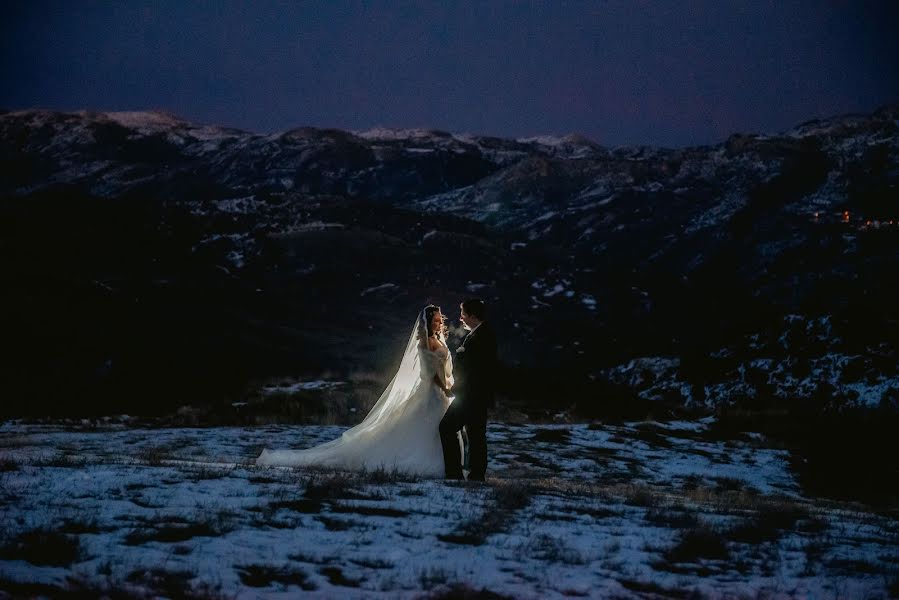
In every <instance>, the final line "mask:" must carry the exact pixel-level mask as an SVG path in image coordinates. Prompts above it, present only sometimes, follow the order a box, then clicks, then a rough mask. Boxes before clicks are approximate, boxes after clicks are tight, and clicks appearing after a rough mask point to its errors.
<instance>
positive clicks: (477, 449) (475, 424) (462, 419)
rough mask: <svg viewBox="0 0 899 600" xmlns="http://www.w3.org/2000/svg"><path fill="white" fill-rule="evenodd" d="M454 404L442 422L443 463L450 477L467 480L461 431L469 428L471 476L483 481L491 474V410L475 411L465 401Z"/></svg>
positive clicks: (473, 478)
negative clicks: (459, 436)
mask: <svg viewBox="0 0 899 600" xmlns="http://www.w3.org/2000/svg"><path fill="white" fill-rule="evenodd" d="M458 400H459V399H457V401H454V402H453V403H452V404H450V407H449V408H448V409H447V411H446V414H445V415H444V416H443V420H442V421H440V441H441V443H442V444H443V462H444V466H445V468H446V477H447V479H463V476H462V454H461V450H460V448H459V438H458V432H459V431H460V430H461V429H462V427H465V431H466V433H468V448H469V450H468V462H469V468H470V471H469V472H468V479H470V480H473V481H483V480H484V475H485V474H486V473H487V411H486V410H484V411H477V412H482V414H472V413H473V412H475V411H468V410H466V409H465V407H464V406H463V404H464V400H463V401H462V402H459V401H458Z"/></svg>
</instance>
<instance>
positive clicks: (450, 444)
mask: <svg viewBox="0 0 899 600" xmlns="http://www.w3.org/2000/svg"><path fill="white" fill-rule="evenodd" d="M496 365H497V358H496V333H494V331H493V327H491V326H490V323H488V322H486V321H484V322H482V323H481V324H480V325H478V326H477V327H476V328H475V330H474V331H472V332H471V333H469V334H468V335H467V336H466V337H465V340H463V341H462V345H461V346H460V347H459V349H458V350H456V359H455V362H454V364H453V378H454V379H455V384H454V385H453V392H455V395H456V398H455V399H454V400H453V403H452V404H450V407H449V408H448V409H447V411H446V414H445V415H444V416H443V420H442V421H440V441H441V442H442V444H443V461H444V466H445V467H446V476H447V478H448V479H462V457H461V455H460V452H459V440H458V437H457V432H458V431H459V430H460V429H462V427H463V426H464V427H465V431H466V432H467V433H468V444H469V455H468V459H469V466H470V468H471V470H470V471H469V474H468V478H469V479H470V480H476V481H483V480H484V474H485V473H486V472H487V409H488V408H489V407H491V406H492V405H493V393H494V378H495V375H496Z"/></svg>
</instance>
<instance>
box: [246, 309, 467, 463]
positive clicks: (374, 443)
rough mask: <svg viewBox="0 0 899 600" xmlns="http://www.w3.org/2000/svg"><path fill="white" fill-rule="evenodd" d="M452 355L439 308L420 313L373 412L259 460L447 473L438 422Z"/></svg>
mask: <svg viewBox="0 0 899 600" xmlns="http://www.w3.org/2000/svg"><path fill="white" fill-rule="evenodd" d="M452 386H453V360H452V357H451V356H450V352H449V348H447V346H446V327H445V325H444V317H443V315H442V314H441V312H440V308H439V307H437V306H434V305H428V306H426V307H425V308H424V309H423V310H422V311H421V313H419V315H418V319H417V320H416V322H415V325H414V327H413V328H412V335H411V336H410V338H409V342H408V343H407V344H406V350H405V352H404V353H403V360H402V362H401V363H400V368H399V370H398V371H397V372H396V375H394V377H393V380H392V381H391V382H390V384H388V386H387V389H385V390H384V393H382V394H381V397H380V398H379V399H378V401H377V402H376V403H375V405H374V406H373V407H372V409H371V412H369V413H368V415H367V416H366V417H365V419H364V420H363V421H362V422H361V423H359V424H358V425H356V426H355V427H353V428H351V429H349V430H347V431H345V432H344V433H343V435H341V436H340V437H339V438H337V439H335V440H331V441H330V442H326V443H324V444H321V445H319V446H315V447H312V448H307V449H305V450H263V451H262V454H261V455H260V456H259V458H257V459H256V464H257V465H262V466H290V467H293V466H306V465H315V466H325V467H335V468H341V469H368V470H372V469H379V468H381V469H386V470H399V471H405V472H410V473H415V474H418V475H423V476H432V477H443V476H444V473H445V469H444V464H443V448H442V446H441V444H440V434H439V432H438V427H439V425H440V419H442V418H443V415H444V413H445V412H446V409H447V407H449V405H450V403H451V402H452V398H450V397H449V395H448V394H449V390H450V388H452Z"/></svg>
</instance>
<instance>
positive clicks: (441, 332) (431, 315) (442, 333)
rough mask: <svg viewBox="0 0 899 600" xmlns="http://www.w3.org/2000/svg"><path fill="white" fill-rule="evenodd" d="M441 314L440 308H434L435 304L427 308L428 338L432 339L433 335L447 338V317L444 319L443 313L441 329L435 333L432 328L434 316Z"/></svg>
mask: <svg viewBox="0 0 899 600" xmlns="http://www.w3.org/2000/svg"><path fill="white" fill-rule="evenodd" d="M439 312H441V311H440V307H439V306H434V305H433V304H428V305H427V306H425V323H426V324H427V326H428V337H431V335H433V334H434V333H436V334H437V337H439V338H446V317H443V313H441V317H442V318H441V320H440V329H438V330H437V331H436V332H435V331H434V330H433V329H432V328H431V319H433V318H434V315H435V314H436V313H439Z"/></svg>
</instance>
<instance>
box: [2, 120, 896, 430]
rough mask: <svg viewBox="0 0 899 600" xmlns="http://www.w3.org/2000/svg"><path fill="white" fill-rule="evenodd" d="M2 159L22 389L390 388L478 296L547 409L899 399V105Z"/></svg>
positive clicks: (170, 144) (8, 149)
mask: <svg viewBox="0 0 899 600" xmlns="http://www.w3.org/2000/svg"><path fill="white" fill-rule="evenodd" d="M0 159H2V164H3V165H4V169H3V174H2V176H0V198H2V205H0V206H2V209H0V210H2V213H3V215H2V216H3V224H0V228H2V230H0V253H2V255H3V257H2V259H0V261H2V263H0V264H3V266H4V272H5V273H7V280H8V281H9V288H8V289H9V290H10V293H9V294H8V295H7V298H6V299H5V302H7V303H9V305H10V306H9V308H10V309H11V310H14V311H16V312H15V313H13V314H22V315H23V316H24V317H25V318H24V319H23V320H22V322H21V323H20V324H19V325H16V326H15V327H14V328H13V335H14V336H17V337H14V338H13V339H16V340H19V342H20V343H21V345H22V346H23V347H24V348H26V350H28V351H26V352H23V353H22V356H21V358H20V361H19V362H15V363H14V364H11V365H7V366H6V367H5V368H8V369H9V373H8V375H10V377H13V376H14V380H15V381H19V382H21V383H18V384H16V385H17V386H18V388H19V389H21V390H25V391H27V390H30V391H27V393H28V394H32V396H33V397H35V398H37V397H43V398H45V397H47V396H51V395H53V394H54V393H56V392H58V391H59V389H61V388H65V386H66V385H68V384H70V382H71V380H72V377H75V376H76V375H77V377H76V379H77V380H78V381H79V382H80V383H79V385H80V386H82V387H80V388H79V390H80V391H79V392H77V393H82V392H83V393H92V391H96V390H97V389H99V388H103V389H106V388H107V387H108V388H109V389H115V390H117V392H116V393H119V392H121V390H122V388H123V387H127V386H128V385H130V384H132V383H134V382H136V381H145V379H146V376H147V374H148V373H149V372H152V373H154V374H155V375H156V377H158V378H161V379H160V381H159V382H157V383H156V384H154V385H155V386H157V387H153V386H151V388H152V389H150V390H147V391H146V394H147V395H152V394H158V393H159V392H160V390H166V391H172V393H173V394H175V395H183V396H195V395H200V396H204V397H206V396H208V397H215V396H216V395H217V394H221V393H224V390H227V391H228V393H229V394H232V395H239V394H240V393H241V392H240V391H239V390H241V389H244V387H242V386H245V385H246V384H247V382H252V381H254V380H256V379H258V378H260V377H266V376H270V375H277V374H286V373H297V372H304V373H309V374H315V373H316V372H319V371H322V370H325V369H334V368H336V369H338V370H343V371H352V370H357V371H359V372H366V371H368V372H371V371H372V370H374V371H376V372H381V370H385V371H386V370H389V369H390V368H391V366H392V362H391V361H392V359H391V356H390V355H391V353H390V351H389V349H390V348H391V347H392V346H391V344H393V343H394V342H396V344H401V340H400V338H402V337H404V336H405V335H406V332H405V331H403V330H405V329H406V327H407V325H408V323H407V321H408V322H409V323H411V315H414V314H415V311H416V310H417V309H418V308H419V307H420V305H422V304H423V303H424V302H426V301H430V300H433V301H436V302H438V303H442V304H443V305H444V307H445V309H446V312H447V313H448V314H449V316H451V317H455V316H456V315H455V310H454V309H453V308H452V307H453V306H455V305H456V304H457V303H458V301H459V300H460V299H461V298H462V297H464V296H467V295H471V294H477V295H480V296H483V297H485V298H486V299H487V300H488V301H489V302H490V303H491V304H492V306H493V308H494V318H495V320H496V321H497V325H498V326H499V327H500V328H501V330H502V331H503V336H502V352H503V356H504V360H505V361H506V363H507V365H508V366H509V376H508V377H506V378H504V383H503V385H504V388H505V391H506V392H507V393H508V395H509V396H510V397H511V396H515V397H526V398H528V401H529V402H534V403H542V404H551V405H558V406H566V407H567V406H571V405H576V406H577V407H578V409H579V410H583V411H584V412H586V413H591V412H599V413H601V412H602V411H603V410H604V406H605V405H604V404H603V403H604V402H612V401H613V400H614V399H616V398H617V399H618V400H620V401H621V402H629V403H632V404H633V405H641V406H642V404H639V403H641V402H644V401H645V402H650V403H651V402H656V403H661V404H662V405H665V406H682V405H685V404H686V405H693V406H718V405H721V404H727V403H736V402H755V403H759V402H768V401H788V400H789V399H795V398H805V399H812V400H810V401H814V402H819V403H820V404H821V406H825V405H835V404H839V405H840V406H843V405H844V404H846V403H847V402H848V403H849V404H861V405H866V406H871V405H878V404H881V403H885V404H886V405H894V404H895V403H896V401H897V400H896V398H897V395H899V379H897V356H896V351H895V340H896V339H899V311H897V304H896V302H895V301H894V296H893V292H892V291H891V290H892V287H891V286H892V279H894V275H895V273H896V272H897V266H899V194H897V185H899V106H889V107H884V108H882V109H880V110H878V111H877V112H875V113H873V114H870V115H852V116H842V117H834V118H831V119H825V120H817V121H811V122H808V123H804V124H801V125H799V126H797V127H795V128H793V129H791V130H789V131H786V132H783V133H778V134H771V133H769V134H765V135H759V134H737V135H733V136H731V137H730V138H729V139H727V140H726V141H724V142H722V143H720V144H716V145H712V146H702V147H694V148H681V149H665V148H651V147H617V148H606V147H603V146H600V145H599V144H596V143H594V142H592V141H590V140H588V139H586V138H584V137H582V136H578V135H568V136H543V137H533V138H522V139H515V140H512V139H501V138H495V137H487V136H477V135H472V134H453V133H449V132H442V131H436V130H419V129H416V130H391V129H373V130H369V131H361V132H347V131H339V130H332V129H317V128H311V127H304V128H298V129H293V130H290V131H286V132H282V133H276V134H270V135H260V134H255V133H250V132H245V131H239V130H235V129H228V128H222V127H214V126H207V125H197V124H193V123H189V122H187V121H184V120H182V119H179V118H177V117H174V116H172V115H168V114H164V113H158V112H128V113H121V112H120V113H97V112H79V113H59V112H51V111H38V110H30V111H17V112H6V113H2V114H0ZM63 298H68V300H69V301H68V302H66V301H64V300H63ZM64 307H65V308H64ZM135 307H139V308H135ZM797 323H799V324H801V326H800V325H797ZM814 323H827V324H828V327H829V329H828V331H829V333H828V334H827V335H826V336H824V338H822V339H821V340H819V341H818V342H815V343H812V342H808V343H802V344H798V345H797V344H785V343H784V342H783V341H782V337H783V336H785V335H794V334H791V333H790V332H793V331H794V330H803V331H804V329H803V328H806V329H807V328H809V327H811V328H812V329H814V328H815V327H816V326H814V325H812V324H814ZM360 330H361V331H363V332H364V333H365V335H363V336H360V335H359V332H360ZM385 332H387V333H385ZM795 335H800V334H795ZM803 335H804V334H803ZM393 338H396V340H394V339H393ZM48 345H49V346H51V347H53V348H55V350H54V353H53V357H52V358H51V359H50V360H49V362H48V361H46V360H43V361H42V360H39V359H38V358H37V357H39V356H43V355H42V354H41V349H42V348H44V347H47V346H48ZM222 365H225V368H224V371H226V374H225V375H221V377H220V378H219V379H217V380H216V383H215V384H214V385H212V386H211V389H210V388H209V387H208V386H204V385H200V384H199V383H198V381H197V373H201V374H202V375H203V377H206V376H212V377H216V376H217V375H218V374H220V373H222V371H223V367H222ZM335 365H336V367H335ZM535 369H536V370H537V371H538V372H539V373H540V374H541V375H540V377H539V379H540V381H539V382H538V383H537V384H534V383H533V381H528V377H524V374H525V373H527V374H529V377H531V376H533V373H534V372H535ZM48 373H49V375H48ZM29 377H30V378H48V377H49V380H50V381H53V382H54V384H53V385H54V386H57V385H58V386H60V388H56V387H52V386H51V389H50V390H49V391H48V390H46V389H41V388H39V389H36V390H31V389H30V388H29V386H28V385H26V384H25V383H24V381H25V379H23V378H29ZM203 377H200V378H199V379H200V380H202V379H203ZM207 380H208V377H207ZM185 382H186V383H185ZM104 386H105V387H104ZM560 386H562V387H561V388H560ZM565 386H568V387H565ZM560 389H561V390H562V392H563V393H561V394H560V393H557V392H559V391H560ZM179 390H180V391H179ZM235 390H237V391H235ZM550 390H552V393H550ZM109 393H110V394H112V392H109ZM634 403H636V404H634Z"/></svg>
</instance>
